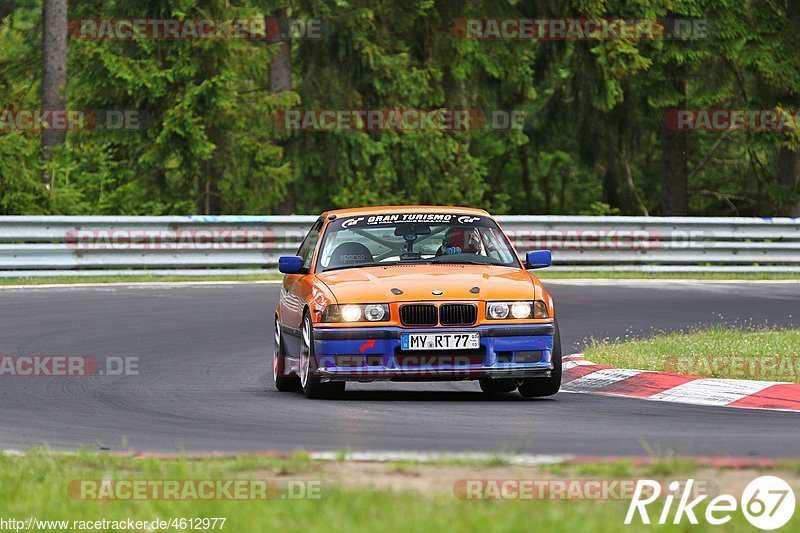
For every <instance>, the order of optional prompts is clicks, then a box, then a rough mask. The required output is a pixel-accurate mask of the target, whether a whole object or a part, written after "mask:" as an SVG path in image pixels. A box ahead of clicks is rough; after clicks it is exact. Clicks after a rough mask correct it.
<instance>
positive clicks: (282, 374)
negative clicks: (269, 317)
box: [272, 316, 300, 392]
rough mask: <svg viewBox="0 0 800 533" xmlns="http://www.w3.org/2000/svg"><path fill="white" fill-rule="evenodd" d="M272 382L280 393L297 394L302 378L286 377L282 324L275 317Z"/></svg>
mask: <svg viewBox="0 0 800 533" xmlns="http://www.w3.org/2000/svg"><path fill="white" fill-rule="evenodd" d="M272 380H273V381H274V382H275V388H276V389H278V390H279V391H280V392H296V391H299V390H300V378H298V377H296V376H287V375H286V352H285V351H284V346H283V337H282V335H281V323H280V321H279V320H278V317H277V316H276V317H275V340H274V347H273V352H272Z"/></svg>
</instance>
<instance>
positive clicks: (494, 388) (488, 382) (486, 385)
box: [479, 378, 517, 394]
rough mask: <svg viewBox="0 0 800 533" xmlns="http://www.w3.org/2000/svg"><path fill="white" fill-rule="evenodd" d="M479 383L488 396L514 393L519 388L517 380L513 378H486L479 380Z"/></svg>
mask: <svg viewBox="0 0 800 533" xmlns="http://www.w3.org/2000/svg"><path fill="white" fill-rule="evenodd" d="M479 383H480V385H481V390H482V391H483V392H485V393H487V394H500V393H503V392H514V390H516V388H517V380H516V379H513V378H501V379H492V378H485V379H481V380H479Z"/></svg>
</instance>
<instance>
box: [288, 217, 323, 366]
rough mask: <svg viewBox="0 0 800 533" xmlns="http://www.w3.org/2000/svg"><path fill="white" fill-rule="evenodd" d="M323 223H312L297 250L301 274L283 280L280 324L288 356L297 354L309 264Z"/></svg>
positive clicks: (308, 292)
mask: <svg viewBox="0 0 800 533" xmlns="http://www.w3.org/2000/svg"><path fill="white" fill-rule="evenodd" d="M323 222H324V221H323V219H322V218H319V219H318V220H317V221H316V222H315V223H314V225H313V226H312V227H311V229H310V230H309V232H308V234H307V235H306V237H305V239H303V242H302V243H301V244H300V248H299V249H298V250H297V255H298V256H300V257H302V258H303V272H302V273H300V274H287V275H286V276H284V278H283V287H282V289H281V299H280V306H281V323H282V324H283V326H284V327H285V328H286V329H285V331H286V332H287V333H288V334H289V335H288V336H287V338H286V342H287V347H289V348H290V351H289V353H290V354H292V353H294V354H297V353H299V346H300V337H299V335H300V327H301V326H302V322H303V308H304V307H305V305H306V302H308V300H309V298H310V294H311V283H309V280H308V276H309V274H308V272H309V270H310V269H311V262H312V261H313V260H314V251H315V250H316V249H317V242H318V241H319V237H320V234H321V232H322V225H323ZM292 348H293V349H292Z"/></svg>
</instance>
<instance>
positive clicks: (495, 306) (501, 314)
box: [486, 302, 508, 320]
mask: <svg viewBox="0 0 800 533" xmlns="http://www.w3.org/2000/svg"><path fill="white" fill-rule="evenodd" d="M486 316H487V317H488V318H491V319H494V320H503V319H504V318H508V304H507V303H502V302H490V303H489V304H488V305H487V307H486Z"/></svg>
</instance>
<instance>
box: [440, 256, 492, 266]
mask: <svg viewBox="0 0 800 533" xmlns="http://www.w3.org/2000/svg"><path fill="white" fill-rule="evenodd" d="M444 257H447V256H445V255H441V256H439V257H436V258H434V259H431V263H433V264H437V265H494V266H505V265H502V264H499V263H495V262H492V261H476V260H474V259H452V260H450V261H443V260H442V258H444Z"/></svg>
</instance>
